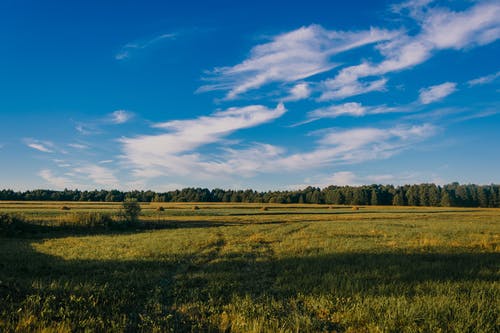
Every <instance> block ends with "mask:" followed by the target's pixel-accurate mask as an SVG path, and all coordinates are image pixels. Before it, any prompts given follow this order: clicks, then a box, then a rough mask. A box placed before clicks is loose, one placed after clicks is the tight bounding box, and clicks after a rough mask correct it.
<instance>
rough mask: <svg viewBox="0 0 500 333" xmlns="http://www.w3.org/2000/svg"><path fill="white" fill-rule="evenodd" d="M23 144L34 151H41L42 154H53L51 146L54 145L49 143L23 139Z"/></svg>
mask: <svg viewBox="0 0 500 333" xmlns="http://www.w3.org/2000/svg"><path fill="white" fill-rule="evenodd" d="M24 142H25V144H26V145H27V146H28V147H30V148H32V149H35V150H38V151H41V152H43V153H53V152H54V150H53V146H54V144H53V143H52V142H49V141H39V140H33V139H25V140H24Z"/></svg>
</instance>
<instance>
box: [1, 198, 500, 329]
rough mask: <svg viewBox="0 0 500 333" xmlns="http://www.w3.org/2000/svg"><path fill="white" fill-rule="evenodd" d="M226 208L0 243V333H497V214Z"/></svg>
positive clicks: (148, 216) (149, 211)
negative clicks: (138, 225)
mask: <svg viewBox="0 0 500 333" xmlns="http://www.w3.org/2000/svg"><path fill="white" fill-rule="evenodd" d="M239 206H240V208H234V207H231V206H228V205H225V206H224V207H217V208H214V209H213V210H214V211H215V210H217V213H214V212H212V211H211V209H210V208H208V206H200V208H201V209H200V210H198V211H196V212H194V211H192V210H191V207H192V206H189V205H186V206H183V207H181V208H180V207H179V206H175V207H174V206H168V209H167V210H165V211H164V212H158V211H156V210H155V208H154V206H152V207H151V208H145V207H143V211H145V214H144V215H145V216H143V218H142V222H143V224H144V225H149V224H153V225H154V224H161V223H169V224H172V225H175V228H169V229H164V230H146V229H145V228H139V230H137V231H136V230H135V229H133V231H132V232H130V230H128V232H124V233H120V232H116V231H113V232H109V231H107V229H106V228H105V227H103V226H102V224H101V223H100V222H99V223H97V222H89V221H98V220H99V218H95V219H93V218H90V217H85V218H84V217H83V216H84V215H80V217H74V218H75V219H76V220H78V219H80V218H81V219H82V220H81V221H80V222H77V221H71V218H72V216H74V215H73V214H76V213H77V212H72V213H71V214H68V213H67V212H65V213H63V212H59V215H58V216H60V217H61V219H64V218H66V219H67V222H66V223H70V222H71V223H73V225H76V224H78V223H80V224H82V225H85V228H90V229H93V230H96V231H98V232H96V233H93V234H91V235H82V234H76V233H75V235H69V234H68V233H64V234H61V233H57V232H53V233H51V232H48V233H46V234H44V235H43V237H33V238H30V237H27V236H23V237H22V238H21V237H19V238H18V237H12V236H10V237H1V238H0V281H1V282H0V331H2V332H11V331H43V330H46V331H49V332H50V331H59V332H71V331H101V332H103V331H106V332H135V331H143V332H155V331H156V332H164V331H174V332H193V331H194V332H198V331H200V332H205V331H214V332H216V331H225V332H335V331H336V332H496V331H498V330H499V329H498V328H499V322H500V318H499V311H498V308H499V306H500V303H499V299H500V237H499V235H500V211H499V210H460V209H458V210H456V209H447V210H446V209H434V210H430V209H409V210H408V209H406V210H402V209H371V208H370V209H369V208H362V209H360V210H359V211H352V210H351V208H350V207H339V208H338V209H328V207H324V210H323V208H315V212H312V211H311V210H310V209H308V208H300V207H299V208H293V209H287V208H286V207H284V206H272V207H270V208H269V210H268V211H260V207H261V205H253V206H248V207H245V206H241V204H240V205H239ZM266 207H267V206H266ZM72 211H75V209H72ZM95 211H96V212H100V211H102V212H107V210H106V209H105V208H103V209H102V210H99V209H97V208H96V209H95ZM181 211H182V212H184V213H185V215H181V214H180V212H181ZM176 212H177V213H179V214H177V213H176ZM40 213H41V215H43V211H41V212H40ZM33 218H34V217H33ZM57 223H58V222H57ZM92 225H94V226H92ZM89 226H90V227H89ZM50 230H52V229H50ZM54 230H57V228H55V227H54Z"/></svg>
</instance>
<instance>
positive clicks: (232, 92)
mask: <svg viewBox="0 0 500 333" xmlns="http://www.w3.org/2000/svg"><path fill="white" fill-rule="evenodd" d="M398 34H399V32H397V31H389V30H384V29H377V28H371V29H369V30H365V31H356V32H350V31H348V32H345V31H333V30H327V29H324V28H323V27H321V26H319V25H314V24H313V25H310V26H307V27H301V28H299V29H297V30H293V31H291V32H287V33H284V34H281V35H278V36H275V37H273V38H272V40H271V41H270V42H268V43H264V44H260V45H257V46H255V47H254V48H252V50H251V51H250V56H249V57H248V58H247V59H246V60H244V61H243V62H241V63H240V64H237V65H235V66H230V67H218V68H215V69H214V70H213V71H212V72H211V76H210V77H209V78H207V80H209V81H211V82H212V83H210V84H207V85H204V86H202V87H200V88H199V89H198V91H199V92H203V91H212V90H227V91H228V93H227V95H226V98H227V99H233V98H236V97H237V96H239V95H241V94H244V93H245V92H247V91H249V90H253V89H258V88H260V87H262V86H263V85H266V84H268V83H271V82H295V81H298V80H302V79H305V78H308V77H311V76H313V75H316V74H319V73H323V72H326V71H329V70H331V69H332V68H334V67H336V66H338V64H337V63H335V62H333V61H332V60H331V57H332V56H334V55H335V54H338V53H342V52H345V51H348V50H351V49H355V48H358V47H361V46H363V45H367V44H373V43H377V42H380V41H384V40H390V39H392V38H394V37H395V36H397V35H398Z"/></svg>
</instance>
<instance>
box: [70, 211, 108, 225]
mask: <svg viewBox="0 0 500 333" xmlns="http://www.w3.org/2000/svg"><path fill="white" fill-rule="evenodd" d="M64 222H65V223H63V225H64V226H74V227H85V228H109V227H111V226H112V225H113V219H112V218H111V216H110V215H108V214H103V213H98V212H88V213H75V214H71V215H69V216H68V217H67V218H65V220H64Z"/></svg>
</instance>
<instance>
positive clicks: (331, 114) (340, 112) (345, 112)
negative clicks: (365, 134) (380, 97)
mask: <svg viewBox="0 0 500 333" xmlns="http://www.w3.org/2000/svg"><path fill="white" fill-rule="evenodd" d="M396 111H402V110H401V109H398V108H394V107H388V106H386V105H380V106H364V105H362V104H361V103H358V102H349V103H344V104H336V105H330V106H327V107H323V108H318V109H316V110H313V111H310V112H309V113H308V114H307V115H308V117H309V119H310V120H311V121H312V120H317V119H320V118H337V117H340V116H352V117H362V116H366V115H369V114H382V113H389V112H396Z"/></svg>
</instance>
